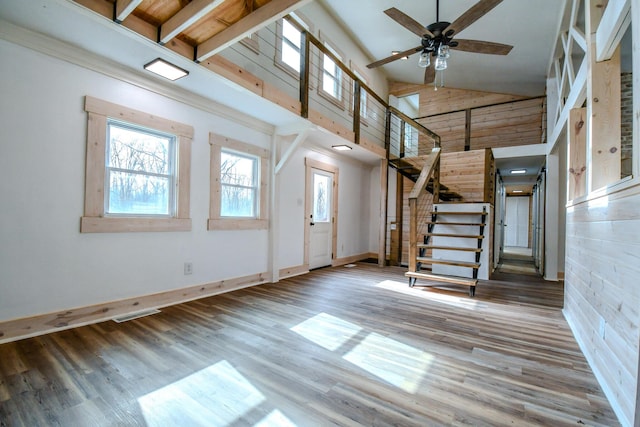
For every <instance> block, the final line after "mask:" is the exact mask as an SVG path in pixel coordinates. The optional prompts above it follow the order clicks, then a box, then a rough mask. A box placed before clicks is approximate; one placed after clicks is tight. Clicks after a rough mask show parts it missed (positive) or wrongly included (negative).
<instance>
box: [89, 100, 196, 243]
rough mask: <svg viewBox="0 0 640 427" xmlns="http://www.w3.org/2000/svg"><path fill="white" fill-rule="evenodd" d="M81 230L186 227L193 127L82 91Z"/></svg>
mask: <svg viewBox="0 0 640 427" xmlns="http://www.w3.org/2000/svg"><path fill="white" fill-rule="evenodd" d="M85 111H87V113H88V125H87V135H88V136H87V164H86V175H85V208H84V216H83V217H82V221H81V228H80V229H81V232H83V233H96V232H124V231H129V232H133V231H189V230H191V219H190V218H189V189H190V175H191V172H190V167H191V139H192V138H193V128H192V127H191V126H187V125H184V124H181V123H177V122H173V121H171V120H167V119H163V118H160V117H157V116H155V115H151V114H147V113H144V112H141V111H136V110H132V109H129V108H127V107H123V106H120V105H116V104H112V103H109V102H106V101H102V100H99V99H95V98H92V97H89V96H87V97H86V99H85Z"/></svg>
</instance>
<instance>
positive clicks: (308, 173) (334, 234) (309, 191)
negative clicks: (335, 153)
mask: <svg viewBox="0 0 640 427" xmlns="http://www.w3.org/2000/svg"><path fill="white" fill-rule="evenodd" d="M304 166H305V183H304V257H303V264H304V266H305V268H307V269H308V268H309V241H310V235H311V230H310V229H311V225H310V224H311V215H312V214H313V213H312V208H313V169H319V170H321V171H324V172H327V173H330V174H332V175H333V188H332V189H331V190H332V191H331V192H332V196H331V204H332V206H331V265H334V261H335V259H336V255H337V249H338V167H337V166H334V165H330V164H328V163H324V162H320V161H318V160H314V159H310V158H308V157H305V159H304Z"/></svg>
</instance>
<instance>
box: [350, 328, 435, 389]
mask: <svg viewBox="0 0 640 427" xmlns="http://www.w3.org/2000/svg"><path fill="white" fill-rule="evenodd" d="M343 358H344V359H345V360H348V361H349V362H351V363H353V364H354V365H356V366H358V367H360V368H362V369H364V370H365V371H367V372H369V373H370V374H373V375H375V376H376V377H378V378H380V379H382V380H384V381H386V382H388V383H389V384H391V385H394V386H396V387H399V388H401V389H402V390H404V391H406V392H409V393H415V392H416V391H417V390H418V387H419V386H420V383H421V381H422V377H423V376H424V374H425V373H426V372H427V371H428V370H429V366H430V365H431V363H432V362H433V359H434V356H432V355H431V354H429V353H427V352H424V351H421V350H418V349H416V348H414V347H411V346H409V345H406V344H403V343H401V342H399V341H396V340H393V339H391V338H387V337H385V336H383V335H380V334H377V333H375V332H373V333H371V334H369V335H367V337H366V338H365V339H363V340H362V342H360V344H358V345H357V346H356V347H354V349H353V350H351V351H350V352H348V353H347V354H345V355H344V356H343Z"/></svg>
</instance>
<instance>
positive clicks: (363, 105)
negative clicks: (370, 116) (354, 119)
mask: <svg viewBox="0 0 640 427" xmlns="http://www.w3.org/2000/svg"><path fill="white" fill-rule="evenodd" d="M351 70H352V71H353V74H355V75H356V77H357V78H358V80H360V81H361V82H362V83H363V84H365V85H367V84H368V83H367V79H366V78H364V77H363V75H362V73H361V72H359V71H358V69H356V68H355V67H354V66H353V65H352V66H351ZM353 87H354V89H353V93H354V94H355V81H354V82H353ZM352 98H353V97H352ZM354 103H355V100H353V99H352V100H351V111H353V104H354ZM366 118H367V91H366V90H364V89H363V88H360V119H361V120H362V119H366Z"/></svg>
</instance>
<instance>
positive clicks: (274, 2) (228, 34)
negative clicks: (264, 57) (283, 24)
mask: <svg viewBox="0 0 640 427" xmlns="http://www.w3.org/2000/svg"><path fill="white" fill-rule="evenodd" d="M309 1H310V0H271V1H270V2H269V3H267V4H265V5H264V6H262V7H260V8H258V9H256V10H255V11H254V12H252V13H250V14H249V15H247V16H246V17H244V18H242V19H241V20H240V21H238V22H236V23H234V24H232V25H231V26H230V27H228V28H227V29H225V30H223V31H221V32H219V33H218V34H216V35H215V36H213V37H211V38H210V39H208V40H205V41H204V42H202V43H201V44H199V45H198V46H197V48H196V61H198V62H202V61H204V60H205V59H207V58H209V57H210V56H213V55H215V54H217V53H219V52H220V51H222V50H224V49H226V48H227V47H229V46H231V45H232V44H234V43H236V42H238V41H240V40H242V39H243V38H245V37H247V36H249V35H251V34H252V33H254V32H256V31H257V30H259V29H260V28H262V27H265V26H267V25H268V24H270V23H272V22H274V21H276V20H278V19H280V18H282V17H283V16H285V15H286V14H288V13H289V12H291V11H293V10H294V9H296V8H297V7H300V6H302V5H303V4H305V3H308V2H309Z"/></svg>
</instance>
